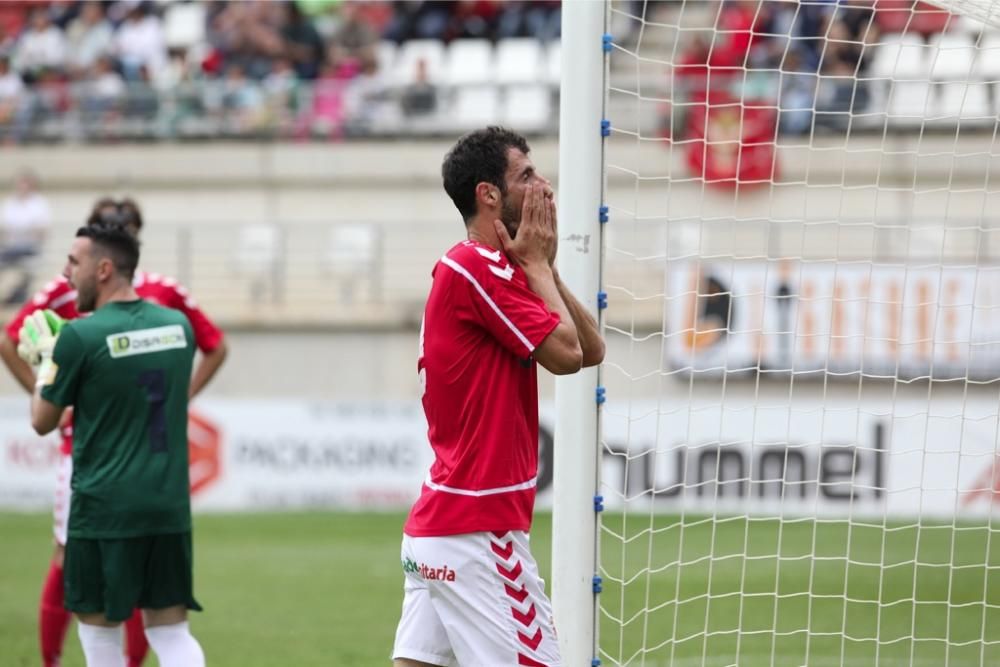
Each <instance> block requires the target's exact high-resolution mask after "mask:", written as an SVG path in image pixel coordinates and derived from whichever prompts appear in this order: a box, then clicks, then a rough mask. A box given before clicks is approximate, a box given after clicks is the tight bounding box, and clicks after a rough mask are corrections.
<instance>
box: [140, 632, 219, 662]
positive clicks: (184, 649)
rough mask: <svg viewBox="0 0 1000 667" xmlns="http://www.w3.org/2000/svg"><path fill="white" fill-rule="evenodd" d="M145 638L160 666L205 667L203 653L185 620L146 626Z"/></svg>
mask: <svg viewBox="0 0 1000 667" xmlns="http://www.w3.org/2000/svg"><path fill="white" fill-rule="evenodd" d="M146 639H147V640H148V641H149V645H150V647H152V649H153V653H155V654H156V657H157V658H159V660H160V667H205V653H204V652H203V651H202V650H201V644H199V643H198V640H197V639H195V638H194V636H193V635H192V634H191V630H190V628H189V627H188V624H187V621H185V622H183V623H174V624H172V625H157V626H154V627H147V628H146Z"/></svg>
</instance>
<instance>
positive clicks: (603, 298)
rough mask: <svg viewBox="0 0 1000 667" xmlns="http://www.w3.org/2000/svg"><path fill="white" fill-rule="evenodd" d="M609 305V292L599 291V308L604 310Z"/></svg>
mask: <svg viewBox="0 0 1000 667" xmlns="http://www.w3.org/2000/svg"><path fill="white" fill-rule="evenodd" d="M607 307H608V293H607V292H598V293H597V309H598V310H604V309H605V308H607Z"/></svg>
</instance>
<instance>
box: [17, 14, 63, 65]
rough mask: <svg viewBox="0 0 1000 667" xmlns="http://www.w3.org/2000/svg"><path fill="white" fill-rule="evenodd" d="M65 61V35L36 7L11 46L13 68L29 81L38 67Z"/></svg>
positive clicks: (61, 63)
mask: <svg viewBox="0 0 1000 667" xmlns="http://www.w3.org/2000/svg"><path fill="white" fill-rule="evenodd" d="M65 62H66V37H65V36H64V35H63V32H62V30H60V29H59V28H57V27H56V26H54V25H52V22H51V21H50V20H49V15H48V13H47V12H46V11H45V10H44V9H36V10H35V11H34V12H32V14H31V23H30V26H29V27H28V29H26V30H25V31H24V33H23V34H22V35H21V38H20V39H19V40H18V42H17V45H16V46H15V47H14V69H16V70H17V71H18V72H20V73H21V75H22V76H24V77H25V79H26V80H27V81H28V82H29V83H31V82H32V81H34V79H35V78H37V76H38V74H39V72H41V71H42V70H58V69H62V67H63V65H64V64H65Z"/></svg>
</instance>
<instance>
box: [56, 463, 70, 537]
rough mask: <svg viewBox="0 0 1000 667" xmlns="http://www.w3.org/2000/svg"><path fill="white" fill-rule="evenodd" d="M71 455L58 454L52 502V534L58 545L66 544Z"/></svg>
mask: <svg viewBox="0 0 1000 667" xmlns="http://www.w3.org/2000/svg"><path fill="white" fill-rule="evenodd" d="M72 479H73V455H72V454H60V455H59V473H58V475H57V476H56V497H55V502H54V503H53V504H52V534H53V535H55V538H56V543H58V544H59V546H63V547H64V546H66V529H67V527H68V526H69V501H70V497H71V496H72V494H73V491H72V489H71V488H70V480H72Z"/></svg>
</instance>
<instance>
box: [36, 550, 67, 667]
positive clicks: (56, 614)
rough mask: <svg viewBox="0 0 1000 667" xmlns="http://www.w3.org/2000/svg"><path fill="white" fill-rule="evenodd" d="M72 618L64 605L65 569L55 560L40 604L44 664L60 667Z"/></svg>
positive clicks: (39, 613)
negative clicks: (60, 658) (64, 642)
mask: <svg viewBox="0 0 1000 667" xmlns="http://www.w3.org/2000/svg"><path fill="white" fill-rule="evenodd" d="M71 618H72V616H71V615H70V613H69V612H68V611H66V608H65V607H63V570H62V568H61V567H60V566H59V565H56V563H55V562H54V561H53V562H52V564H51V565H49V574H48V575H47V576H46V577H45V586H44V587H43V588H42V599H41V602H40V604H39V606H38V639H39V642H40V643H41V648H42V664H43V665H44V666H45V667H58V665H59V656H61V655H62V647H63V639H64V638H65V637H66V628H68V627H69V621H70V619H71Z"/></svg>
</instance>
